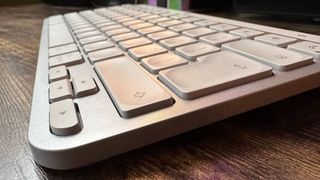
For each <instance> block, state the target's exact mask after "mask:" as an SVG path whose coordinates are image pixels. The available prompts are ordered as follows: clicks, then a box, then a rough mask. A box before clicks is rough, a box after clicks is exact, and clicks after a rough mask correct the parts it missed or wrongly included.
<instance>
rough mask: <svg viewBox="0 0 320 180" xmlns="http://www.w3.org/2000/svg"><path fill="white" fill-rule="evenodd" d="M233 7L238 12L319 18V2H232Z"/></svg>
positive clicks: (241, 0)
mask: <svg viewBox="0 0 320 180" xmlns="http://www.w3.org/2000/svg"><path fill="white" fill-rule="evenodd" d="M234 7H235V9H236V10H238V11H240V12H254V13H267V14H280V15H294V16H303V17H311V18H320V8H319V7H320V3H319V0H281V1H279V0H267V1H262V0H234Z"/></svg>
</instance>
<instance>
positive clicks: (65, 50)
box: [49, 43, 78, 57]
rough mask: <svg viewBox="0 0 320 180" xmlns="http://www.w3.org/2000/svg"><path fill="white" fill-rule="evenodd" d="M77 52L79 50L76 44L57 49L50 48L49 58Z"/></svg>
mask: <svg viewBox="0 0 320 180" xmlns="http://www.w3.org/2000/svg"><path fill="white" fill-rule="evenodd" d="M77 50H78V48H77V46H76V45H75V44H74V43H72V44H67V45H62V46H57V47H53V48H49V56H50V57H51V56H57V55H61V54H65V53H69V52H73V51H77Z"/></svg>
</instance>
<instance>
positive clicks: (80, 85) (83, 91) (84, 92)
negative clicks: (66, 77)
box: [72, 75, 99, 98]
mask: <svg viewBox="0 0 320 180" xmlns="http://www.w3.org/2000/svg"><path fill="white" fill-rule="evenodd" d="M72 84H73V88H74V94H75V96H76V97H78V98H79V97H84V96H88V95H92V94H95V93H97V92H98V91H99V89H98V87H97V85H96V83H95V82H94V80H93V78H92V77H91V76H90V75H81V76H75V77H73V78H72Z"/></svg>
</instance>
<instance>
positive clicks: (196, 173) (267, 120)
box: [0, 4, 320, 180]
mask: <svg viewBox="0 0 320 180" xmlns="http://www.w3.org/2000/svg"><path fill="white" fill-rule="evenodd" d="M75 10H81V8H72V7H54V6H50V5H44V4H37V5H26V6H16V7H0V179H1V180H2V179H3V180H7V179H127V178H128V179H281V180H283V179H303V180H304V179H320V89H319V88H318V89H315V90H312V91H309V92H306V93H303V94H301V95H298V96H295V97H292V98H289V99H286V100H283V101H281V102H278V103H275V104H272V105H269V106H265V107H263V108H259V109H256V110H253V111H250V112H247V113H244V114H241V115H238V116H235V117H233V118H229V119H226V120H224V121H221V122H218V123H214V124H212V125H209V126H206V127H203V128H199V129H196V130H193V131H191V132H188V133H185V134H182V135H179V136H176V137H173V138H169V139H167V140H164V141H161V142H159V143H155V144H152V145H149V146H146V147H143V148H140V149H137V150H134V151H131V152H128V153H125V154H123V155H119V156H116V157H113V158H111V159H108V160H105V161H102V162H99V163H96V164H93V165H91V166H87V167H84V168H80V169H76V170H72V171H55V170H50V169H46V168H43V167H40V166H38V165H37V164H35V163H34V161H33V160H32V155H31V152H30V149H29V145H28V141H27V131H28V122H29V116H30V109H31V100H32V91H33V82H34V76H35V71H36V63H37V53H38V47H39V41H40V33H41V25H42V20H43V19H44V18H45V17H47V16H49V15H53V14H58V13H65V12H70V11H75ZM212 14H218V15H221V16H225V17H231V18H235V19H241V20H247V21H251V22H258V23H260V24H267V25H272V26H278V27H284V28H289V29H297V30H301V31H305V32H310V33H316V34H319V35H320V26H319V25H317V24H313V23H312V22H305V21H300V20H299V21H295V20H288V21H285V20H283V19H278V20H276V19H275V18H273V17H265V16H254V15H249V14H235V13H223V12H222V13H221V12H220V13H212ZM79 158H81V157H79Z"/></svg>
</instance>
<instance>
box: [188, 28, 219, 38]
mask: <svg viewBox="0 0 320 180" xmlns="http://www.w3.org/2000/svg"><path fill="white" fill-rule="evenodd" d="M216 32H217V31H216V30H213V29H209V28H205V27H201V28H196V29H190V30H187V31H183V32H182V34H184V35H187V36H190V37H192V38H199V37H200V36H206V35H209V34H213V33H216Z"/></svg>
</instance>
